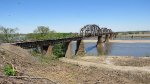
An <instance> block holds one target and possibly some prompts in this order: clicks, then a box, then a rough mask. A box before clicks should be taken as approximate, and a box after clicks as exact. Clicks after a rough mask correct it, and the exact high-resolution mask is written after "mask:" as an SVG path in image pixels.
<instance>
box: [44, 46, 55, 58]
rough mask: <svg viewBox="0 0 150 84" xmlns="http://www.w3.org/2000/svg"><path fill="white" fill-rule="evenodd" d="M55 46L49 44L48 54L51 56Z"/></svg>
mask: <svg viewBox="0 0 150 84" xmlns="http://www.w3.org/2000/svg"><path fill="white" fill-rule="evenodd" d="M53 47H54V46H52V45H49V46H48V49H47V52H46V56H51V55H52V54H53Z"/></svg>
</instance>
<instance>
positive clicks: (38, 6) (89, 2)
mask: <svg viewBox="0 0 150 84" xmlns="http://www.w3.org/2000/svg"><path fill="white" fill-rule="evenodd" d="M87 24H97V25H99V26H100V27H107V28H109V29H112V30H113V31H140V30H150V0H0V26H4V27H10V28H16V27H17V28H18V29H19V30H18V32H20V33H31V32H33V31H34V30H35V29H36V28H37V26H49V28H50V29H51V30H55V31H56V32H79V31H80V29H81V28H82V27H83V26H85V25H87Z"/></svg>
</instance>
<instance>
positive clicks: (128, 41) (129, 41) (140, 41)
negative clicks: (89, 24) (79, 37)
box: [83, 40, 150, 43]
mask: <svg viewBox="0 0 150 84" xmlns="http://www.w3.org/2000/svg"><path fill="white" fill-rule="evenodd" d="M83 42H97V40H83ZM109 42H112V43H150V40H109Z"/></svg>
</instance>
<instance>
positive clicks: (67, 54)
mask: <svg viewBox="0 0 150 84" xmlns="http://www.w3.org/2000/svg"><path fill="white" fill-rule="evenodd" d="M71 43H72V42H71V41H70V42H67V43H65V46H66V50H65V57H66V58H72V46H71Z"/></svg>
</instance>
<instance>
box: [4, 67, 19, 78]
mask: <svg viewBox="0 0 150 84" xmlns="http://www.w3.org/2000/svg"><path fill="white" fill-rule="evenodd" d="M4 73H5V75H7V76H15V75H16V70H15V69H14V67H13V66H12V65H10V64H7V65H5V67H4Z"/></svg>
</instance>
